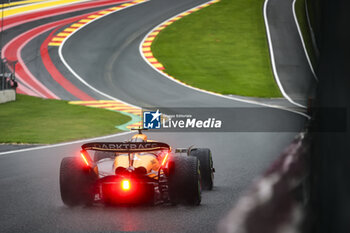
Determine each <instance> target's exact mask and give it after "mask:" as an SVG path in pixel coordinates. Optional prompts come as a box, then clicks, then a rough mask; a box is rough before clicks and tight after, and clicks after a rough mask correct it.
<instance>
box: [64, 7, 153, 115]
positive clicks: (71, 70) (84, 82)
mask: <svg viewBox="0 0 350 233" xmlns="http://www.w3.org/2000/svg"><path fill="white" fill-rule="evenodd" d="M145 2H148V1H144V2H140V3H136V4H134V5H131V6H127V7H124V8H122V9H120V10H124V9H127V8H129V7H133V6H137V5H139V4H142V3H145ZM120 10H117V11H113V12H111V13H108V14H105V15H103V16H101V17H99V18H96V19H95V20H92V21H90V22H88V23H86V24H85V25H84V26H82V27H80V28H78V29H77V30H75V31H74V32H73V33H71V34H70V35H69V36H67V37H66V38H65V39H64V41H63V42H62V44H61V45H60V47H59V49H58V54H59V57H60V59H61V60H62V62H63V64H64V65H65V66H66V67H67V69H68V70H69V71H70V72H71V73H72V74H73V75H74V76H75V77H76V78H77V79H78V80H79V81H80V82H82V83H83V84H85V86H87V87H89V88H90V89H91V90H93V91H95V92H97V93H99V94H100V95H102V96H105V97H106V98H108V99H111V100H115V101H119V102H122V103H124V104H126V105H129V106H132V107H134V108H138V109H141V108H140V107H139V106H135V105H133V104H129V103H126V102H125V101H122V100H120V99H117V98H115V97H113V96H110V95H108V94H106V93H104V92H102V91H100V90H98V89H96V88H94V87H93V86H91V85H90V84H89V83H87V82H86V81H85V80H84V79H83V78H82V77H80V76H79V75H78V74H77V73H76V72H75V71H74V70H73V68H72V67H71V66H70V65H69V64H68V63H67V61H66V60H65V59H64V57H63V55H62V49H63V46H64V44H65V43H66V41H67V40H68V39H69V38H70V37H72V36H73V35H74V34H75V33H77V32H78V31H79V30H81V29H82V28H84V27H86V26H87V25H89V24H90V23H92V22H95V21H96V20H99V19H102V18H104V17H106V16H107V15H110V14H113V13H116V12H118V11H120Z"/></svg>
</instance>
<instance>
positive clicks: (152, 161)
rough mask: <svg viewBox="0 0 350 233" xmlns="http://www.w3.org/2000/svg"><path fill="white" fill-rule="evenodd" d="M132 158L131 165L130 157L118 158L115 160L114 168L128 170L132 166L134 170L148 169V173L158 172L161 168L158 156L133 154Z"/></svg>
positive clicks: (124, 155) (120, 156)
mask: <svg viewBox="0 0 350 233" xmlns="http://www.w3.org/2000/svg"><path fill="white" fill-rule="evenodd" d="M130 157H131V163H130V162H129V156H128V155H127V154H122V155H118V156H116V158H115V159H114V168H117V167H123V168H128V167H129V166H130V165H131V164H132V165H133V167H134V168H138V167H144V168H146V170H147V173H149V172H151V171H152V170H153V171H158V170H159V168H160V162H159V161H158V159H157V158H156V156H155V155H153V154H151V153H133V154H131V155H130Z"/></svg>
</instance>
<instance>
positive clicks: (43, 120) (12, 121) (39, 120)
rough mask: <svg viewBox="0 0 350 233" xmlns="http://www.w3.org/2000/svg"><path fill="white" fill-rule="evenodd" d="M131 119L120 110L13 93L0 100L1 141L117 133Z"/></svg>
mask: <svg viewBox="0 0 350 233" xmlns="http://www.w3.org/2000/svg"><path fill="white" fill-rule="evenodd" d="M129 120H131V118H130V117H128V116H125V115H123V114H120V113H117V112H113V111H108V110H103V109H96V108H89V107H84V106H77V105H71V104H68V102H67V101H61V100H50V99H41V98H36V97H32V96H26V95H17V100H16V101H15V102H8V103H4V104H0V130H1V133H0V142H1V143H39V144H47V143H57V142H64V141H70V140H76V139H82V138H89V137H96V136H102V135H107V134H112V133H117V132H119V131H120V130H118V129H116V128H115V126H116V125H121V124H124V123H126V122H128V121H129Z"/></svg>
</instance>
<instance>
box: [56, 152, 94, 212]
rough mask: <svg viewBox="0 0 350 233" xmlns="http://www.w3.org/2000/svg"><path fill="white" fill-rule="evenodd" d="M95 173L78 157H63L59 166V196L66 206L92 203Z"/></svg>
mask: <svg viewBox="0 0 350 233" xmlns="http://www.w3.org/2000/svg"><path fill="white" fill-rule="evenodd" d="M96 180H97V175H96V173H94V172H93V171H92V170H91V169H86V168H84V165H83V162H82V161H81V159H80V158H78V157H66V158H63V160H62V162H61V167H60V190H61V198H62V201H63V203H64V204H65V205H67V206H78V205H92V203H93V201H94V195H95V192H94V188H95V183H96Z"/></svg>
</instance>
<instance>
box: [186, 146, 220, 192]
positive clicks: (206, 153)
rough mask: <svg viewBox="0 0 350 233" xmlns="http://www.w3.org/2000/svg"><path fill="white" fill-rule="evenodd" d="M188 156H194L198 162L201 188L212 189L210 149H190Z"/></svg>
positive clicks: (212, 177)
mask: <svg viewBox="0 0 350 233" xmlns="http://www.w3.org/2000/svg"><path fill="white" fill-rule="evenodd" d="M190 156H194V157H196V158H197V159H198V160H199V162H200V169H201V177H202V188H203V189H205V190H212V189H213V184H214V168H213V158H212V155H211V151H210V149H207V148H194V149H192V150H191V151H190Z"/></svg>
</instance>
